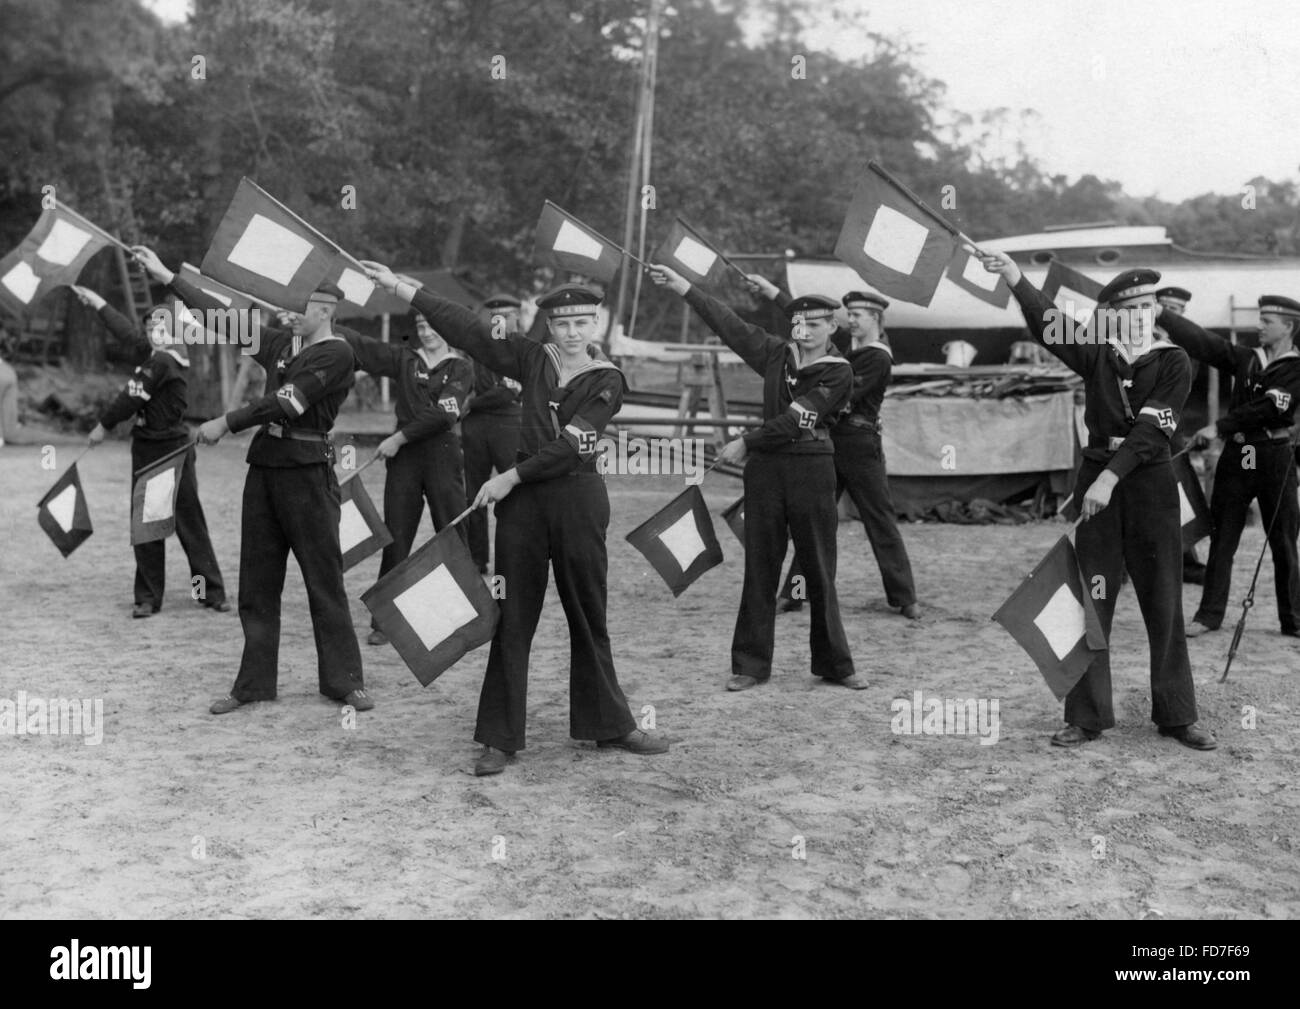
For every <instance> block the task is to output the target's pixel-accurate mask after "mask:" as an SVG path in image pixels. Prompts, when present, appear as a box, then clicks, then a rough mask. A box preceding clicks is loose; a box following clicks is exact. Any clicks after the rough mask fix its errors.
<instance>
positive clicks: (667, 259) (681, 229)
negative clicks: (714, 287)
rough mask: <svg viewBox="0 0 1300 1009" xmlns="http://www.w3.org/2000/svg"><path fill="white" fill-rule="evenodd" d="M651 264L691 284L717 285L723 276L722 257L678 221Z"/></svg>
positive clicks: (699, 236)
mask: <svg viewBox="0 0 1300 1009" xmlns="http://www.w3.org/2000/svg"><path fill="white" fill-rule="evenodd" d="M651 262H653V263H662V264H663V265H665V266H669V267H672V269H674V270H676V271H677V272H678V273H680V274H681V275H682V276H683V277H685V278H686V279H687V280H689V281H690V282H691V283H692V284H713V283H717V282H718V281H719V280H720V279H721V278H722V275H723V274H724V273H726V272H727V263H726V260H725V259H723V258H722V253H721V252H719V251H718V250H717V249H715V248H714V247H713V246H712V245H710V244H709V243H708V242H706V241H705V240H704V238H703V237H702V236H701V235H700V234H699V232H696V231H693V230H691V229H690V228H688V227H687V226H686V224H685V222H683V221H682V219H681V218H680V217H678V218H676V219H675V220H674V221H673V226H672V227H671V228H669V229H668V235H667V237H666V238H664V240H663V241H662V242H661V243H659V248H658V249H656V250H655V253H654V257H653V258H652V259H651Z"/></svg>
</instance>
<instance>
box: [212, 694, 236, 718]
mask: <svg viewBox="0 0 1300 1009" xmlns="http://www.w3.org/2000/svg"><path fill="white" fill-rule="evenodd" d="M243 706H244V702H243V701H241V700H238V699H237V698H234V697H231V696H226V697H223V698H222V699H221V700H219V701H213V702H212V707H210V708H208V711H209V712H210V713H211V714H214V715H224V714H226V713H227V712H230V711H234V710H235V709H236V708H242V707H243Z"/></svg>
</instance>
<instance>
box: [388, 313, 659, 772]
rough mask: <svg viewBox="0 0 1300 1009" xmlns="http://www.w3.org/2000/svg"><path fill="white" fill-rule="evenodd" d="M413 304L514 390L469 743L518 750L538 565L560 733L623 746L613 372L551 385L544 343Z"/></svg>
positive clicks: (619, 380) (616, 383)
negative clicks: (491, 620)
mask: <svg viewBox="0 0 1300 1009" xmlns="http://www.w3.org/2000/svg"><path fill="white" fill-rule="evenodd" d="M562 290H563V289H562ZM593 297H595V296H594V295H593ZM545 300H547V299H543V301H545ZM539 304H540V303H539ZM411 305H412V307H413V308H414V309H415V310H416V311H418V312H420V313H421V314H422V315H423V316H424V317H425V318H426V319H427V320H428V322H429V324H430V325H431V326H433V328H434V329H436V330H437V331H438V332H439V333H440V334H442V336H443V338H444V339H445V340H446V341H447V342H448V343H449V344H451V345H452V346H453V347H456V348H457V349H459V350H462V351H464V352H465V353H467V354H468V355H469V356H470V357H472V358H474V360H475V362H476V363H477V364H481V365H483V366H485V367H487V368H490V369H491V370H492V371H494V372H496V373H497V374H499V375H502V376H505V377H506V378H511V379H514V380H515V381H516V382H518V383H519V384H520V386H521V412H520V425H519V440H518V447H517V449H516V455H515V461H514V463H513V469H514V470H515V473H516V475H517V476H518V477H519V479H520V481H521V483H520V484H519V485H518V486H516V487H515V488H514V489H513V490H512V491H511V492H510V493H509V494H508V495H507V496H506V497H505V498H503V499H501V500H500V501H498V502H496V505H495V513H496V562H495V574H497V575H499V576H501V577H502V578H503V579H504V580H505V585H506V593H505V595H504V597H503V598H502V599H501V600H500V614H501V616H500V621H499V622H498V624H497V630H496V635H495V636H494V637H493V639H492V648H491V651H490V653H489V655H488V664H487V672H486V674H485V675H484V678H483V690H482V693H481V695H480V697H479V709H478V723H477V726H476V728H475V732H474V738H475V740H476V741H478V742H480V743H483V744H485V745H487V746H491V747H493V748H495V749H498V750H504V751H506V752H507V753H513V752H516V751H518V750H522V749H524V746H525V743H526V735H525V728H526V716H527V690H528V662H529V652H530V651H531V649H532V642H533V634H534V633H535V632H536V630H537V621H538V619H539V618H540V617H541V612H542V603H543V601H544V600H545V597H546V586H547V581H548V573H547V568H548V566H549V567H550V569H551V570H553V571H554V573H555V587H556V589H557V591H558V592H559V596H560V604H561V605H562V606H563V607H564V613H565V616H566V617H567V618H568V623H569V734H570V736H572V737H573V738H574V739H586V740H606V739H614V738H616V737H619V736H624V735H626V734H627V733H629V732H631V731H632V730H633V729H635V728H636V721H635V719H634V718H633V717H632V712H631V710H630V709H629V707H628V703H627V698H626V697H625V696H624V694H623V690H622V688H621V687H620V686H619V684H618V676H617V673H616V671H615V668H614V660H613V656H612V654H611V650H610V642H609V632H608V630H607V629H606V626H605V607H606V595H607V582H606V579H607V571H608V566H609V562H608V557H607V554H606V549H605V533H606V530H607V528H608V526H609V495H608V494H607V493H606V490H605V481H604V478H603V477H602V476H601V475H600V474H599V473H598V472H597V459H596V449H597V441H598V440H599V438H600V436H601V433H602V432H603V431H604V429H605V426H606V425H607V424H608V423H609V421H610V418H611V417H613V416H614V414H616V413H617V412H618V410H619V408H620V407H621V405H622V402H623V394H624V391H625V388H626V383H625V381H624V378H623V373H622V372H621V371H619V370H618V368H616V367H615V366H614V365H613V364H610V363H609V362H608V361H595V360H593V361H590V362H589V363H588V364H586V365H585V366H583V367H582V368H581V369H579V370H578V371H577V372H576V373H573V374H570V375H569V376H568V378H567V380H566V382H565V383H564V384H563V385H561V382H560V380H561V374H560V365H561V356H560V352H559V350H558V349H557V348H556V347H554V346H553V345H550V344H542V343H537V342H535V341H533V340H530V339H528V338H527V337H525V336H521V335H518V334H515V333H505V332H500V331H497V332H496V333H494V331H493V327H492V326H491V324H490V323H489V322H488V321H486V320H484V319H483V318H481V317H480V316H478V315H476V314H475V313H473V312H471V311H469V310H468V309H465V308H463V307H461V306H460V305H457V304H454V303H453V302H450V301H446V300H444V299H442V298H439V297H437V296H435V295H433V294H430V293H429V292H428V291H425V290H419V291H417V292H416V293H415V295H414V297H413V298H412V299H411ZM571 314H576V313H571ZM510 468H512V467H510V466H507V470H509V469H510Z"/></svg>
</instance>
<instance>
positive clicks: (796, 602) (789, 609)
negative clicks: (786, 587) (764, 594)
mask: <svg viewBox="0 0 1300 1009" xmlns="http://www.w3.org/2000/svg"><path fill="white" fill-rule="evenodd" d="M801 609H803V600H802V599H782V600H781V601H780V602H778V603H777V604H776V611H777V612H778V613H793V612H794V611H795V610H801Z"/></svg>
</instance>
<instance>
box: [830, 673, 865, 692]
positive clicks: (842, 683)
mask: <svg viewBox="0 0 1300 1009" xmlns="http://www.w3.org/2000/svg"><path fill="white" fill-rule="evenodd" d="M826 682H827V683H833V684H835V686H837V687H848V688H849V689H850V690H866V689H867V681H866V680H865V679H864V678H863V677H861V676H859V675H858V674H857V673H854V674H853V675H852V676H846V677H844V679H842V680H827V681H826Z"/></svg>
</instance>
